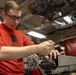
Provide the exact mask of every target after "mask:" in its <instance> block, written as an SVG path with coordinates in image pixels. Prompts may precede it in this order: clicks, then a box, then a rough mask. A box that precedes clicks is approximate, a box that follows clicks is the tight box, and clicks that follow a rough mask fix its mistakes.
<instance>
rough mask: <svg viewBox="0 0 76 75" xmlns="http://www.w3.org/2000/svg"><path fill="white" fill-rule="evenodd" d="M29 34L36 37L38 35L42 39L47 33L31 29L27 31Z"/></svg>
mask: <svg viewBox="0 0 76 75" xmlns="http://www.w3.org/2000/svg"><path fill="white" fill-rule="evenodd" d="M27 34H28V35H31V36H34V37H37V38H40V39H43V38H46V36H45V35H43V34H40V33H38V32H35V31H30V32H28V33H27Z"/></svg>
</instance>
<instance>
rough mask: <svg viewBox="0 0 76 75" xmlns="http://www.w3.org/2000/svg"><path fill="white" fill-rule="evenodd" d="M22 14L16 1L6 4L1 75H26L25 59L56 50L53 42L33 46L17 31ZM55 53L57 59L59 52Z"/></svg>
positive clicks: (0, 27)
mask: <svg viewBox="0 0 76 75" xmlns="http://www.w3.org/2000/svg"><path fill="white" fill-rule="evenodd" d="M21 13H22V12H21V7H20V6H19V5H18V4H17V3H16V2H15V1H13V0H10V1H7V2H6V3H5V5H4V8H3V12H2V16H3V18H4V22H3V23H2V24H1V25H0V61H1V62H0V75H24V73H25V71H24V69H25V68H24V62H23V57H26V56H29V55H32V54H38V55H48V54H49V53H50V54H51V50H52V49H53V48H54V44H55V43H54V42H53V41H52V40H49V41H45V42H43V43H41V44H38V45H33V43H32V42H31V41H30V40H29V39H28V38H27V37H26V36H25V35H24V34H23V33H22V32H20V31H18V30H15V28H16V27H17V25H18V23H19V21H20V20H21ZM53 53H54V55H55V57H56V54H58V52H57V51H56V52H54V51H53ZM46 57H47V56H46ZM7 60H9V61H7Z"/></svg>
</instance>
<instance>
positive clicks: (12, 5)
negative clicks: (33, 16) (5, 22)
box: [3, 0, 21, 13]
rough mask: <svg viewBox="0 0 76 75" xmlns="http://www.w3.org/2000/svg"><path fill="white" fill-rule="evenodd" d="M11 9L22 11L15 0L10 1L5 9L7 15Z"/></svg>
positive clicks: (5, 5)
mask: <svg viewBox="0 0 76 75" xmlns="http://www.w3.org/2000/svg"><path fill="white" fill-rule="evenodd" d="M10 9H14V10H21V6H20V5H19V4H18V3H17V2H15V1H14V0H8V1H7V2H6V3H5V4H4V7H3V11H4V12H5V13H7V12H9V10H10Z"/></svg>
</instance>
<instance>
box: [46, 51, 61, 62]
mask: <svg viewBox="0 0 76 75" xmlns="http://www.w3.org/2000/svg"><path fill="white" fill-rule="evenodd" d="M57 55H61V54H60V53H59V52H58V50H52V51H51V52H50V53H49V55H46V56H45V59H47V60H50V61H51V60H52V57H53V56H54V58H55V59H56V56H57Z"/></svg>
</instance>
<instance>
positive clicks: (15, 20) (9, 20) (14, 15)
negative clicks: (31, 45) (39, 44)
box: [4, 9, 21, 29]
mask: <svg viewBox="0 0 76 75" xmlns="http://www.w3.org/2000/svg"><path fill="white" fill-rule="evenodd" d="M20 20H21V10H19V11H18V10H13V9H10V10H9V12H8V13H5V18H4V21H5V24H6V25H7V26H8V27H9V28H10V29H15V28H16V27H17V25H18V24H19V21H20Z"/></svg>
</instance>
